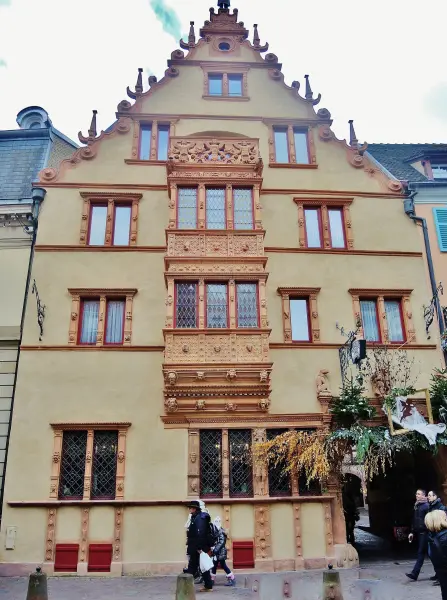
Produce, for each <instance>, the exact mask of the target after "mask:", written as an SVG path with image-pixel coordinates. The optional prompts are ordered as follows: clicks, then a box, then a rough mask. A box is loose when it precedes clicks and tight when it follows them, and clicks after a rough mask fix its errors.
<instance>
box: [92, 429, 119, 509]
mask: <svg viewBox="0 0 447 600" xmlns="http://www.w3.org/2000/svg"><path fill="white" fill-rule="evenodd" d="M117 449H118V432H117V431H102V430H101V431H95V433H94V438H93V465H92V481H91V490H92V491H91V499H92V500H93V499H95V500H98V499H101V498H102V499H108V500H114V499H115V488H116V457H117Z"/></svg>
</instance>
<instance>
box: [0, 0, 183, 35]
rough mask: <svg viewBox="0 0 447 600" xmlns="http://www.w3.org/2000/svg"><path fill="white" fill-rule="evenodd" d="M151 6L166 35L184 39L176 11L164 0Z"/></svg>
mask: <svg viewBox="0 0 447 600" xmlns="http://www.w3.org/2000/svg"><path fill="white" fill-rule="evenodd" d="M2 1H3V0H0V2H2ZM6 1H8V0H6ZM150 5H151V8H152V10H153V11H154V13H155V15H156V17H157V19H158V20H159V21H160V23H161V24H162V25H163V29H164V30H165V31H166V33H169V35H172V37H173V38H174V39H175V41H176V42H178V41H179V39H180V38H181V37H182V30H181V26H182V25H181V22H180V18H179V16H178V14H177V13H176V12H175V10H174V9H173V8H171V7H170V6H167V5H166V3H165V1H164V0H150Z"/></svg>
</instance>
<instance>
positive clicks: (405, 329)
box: [0, 3, 439, 575]
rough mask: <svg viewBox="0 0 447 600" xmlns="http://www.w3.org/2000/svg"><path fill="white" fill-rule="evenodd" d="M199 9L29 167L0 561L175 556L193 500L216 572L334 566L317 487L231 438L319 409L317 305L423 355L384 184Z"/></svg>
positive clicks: (403, 246)
mask: <svg viewBox="0 0 447 600" xmlns="http://www.w3.org/2000/svg"><path fill="white" fill-rule="evenodd" d="M221 4H223V7H220V8H219V9H218V10H217V11H215V10H214V9H211V11H210V17H209V20H207V21H205V23H204V25H203V27H202V28H201V29H200V31H199V35H198V36H196V31H195V28H194V24H193V23H191V29H190V33H189V37H188V41H187V42H183V41H182V42H181V44H180V45H181V48H182V49H178V50H175V51H174V52H173V53H172V55H171V59H170V60H169V61H168V68H167V70H166V73H165V76H164V77H163V79H161V80H160V81H157V79H156V78H155V77H153V76H152V77H150V78H149V90H148V91H144V89H143V82H142V75H141V72H142V70H140V72H139V75H138V79H137V84H136V86H135V90H134V91H132V90H128V94H129V96H130V98H131V99H132V100H134V102H133V103H132V102H129V101H127V100H123V101H121V102H120V103H119V104H118V109H117V121H116V123H115V124H114V126H113V127H112V128H111V129H110V130H109V131H108V132H107V133H104V132H102V133H101V134H100V135H97V131H96V112H95V113H94V116H93V119H92V124H91V127H90V130H89V132H88V136H86V137H84V136H81V138H80V139H81V141H82V142H83V143H84V144H85V146H84V147H83V148H81V149H79V150H78V151H77V152H76V153H75V154H74V155H73V156H72V157H71V158H70V159H69V160H65V161H62V163H61V164H60V165H59V166H58V167H57V168H47V169H44V170H42V171H41V173H40V182H39V186H41V187H43V188H45V189H46V190H47V194H46V198H45V202H44V208H45V210H44V211H43V212H42V218H41V222H40V225H39V232H38V237H37V244H36V259H35V263H34V267H33V277H34V278H35V279H36V281H37V283H38V285H39V290H40V294H41V296H42V299H43V301H44V302H45V305H46V306H47V310H46V315H45V331H44V335H43V336H42V340H40V341H39V330H38V327H37V323H36V320H35V317H34V316H33V313H32V311H28V313H27V318H26V322H25V332H24V338H23V346H22V353H23V358H22V363H21V367H20V373H19V378H18V383H17V392H16V408H15V413H14V422H13V428H12V437H11V447H10V464H9V470H8V475H7V480H6V490H5V499H4V519H3V522H2V530H1V538H0V561H1V564H0V573H2V574H6V573H10V574H13V573H14V574H18V573H24V572H27V571H28V570H29V569H30V568H31V567H32V566H34V565H36V564H39V563H42V562H43V563H44V568H45V570H46V571H47V572H48V573H53V572H77V573H78V574H79V575H86V574H87V573H89V572H95V571H99V572H109V573H112V574H115V575H120V574H123V573H124V574H148V573H170V572H174V573H175V572H179V571H180V570H181V568H182V567H183V566H184V563H185V528H184V524H185V521H186V516H187V511H186V510H185V502H187V501H188V499H197V498H198V497H200V498H203V499H204V500H205V501H206V502H207V506H208V508H209V510H210V512H211V514H212V515H213V516H217V515H220V516H221V517H222V522H223V524H224V526H225V527H227V528H228V529H229V532H230V561H231V562H232V563H233V566H234V568H243V569H248V568H256V569H259V570H266V571H268V570H281V569H292V570H293V569H303V568H315V567H323V566H324V565H326V564H327V561H328V559H331V560H336V562H337V564H339V566H349V565H351V564H354V563H355V560H356V558H355V553H354V551H353V549H352V548H351V547H349V546H348V545H347V544H346V538H345V525H344V520H343V514H342V508H341V502H340V490H339V489H337V487H336V486H334V485H332V484H331V482H329V483H328V485H327V486H323V487H320V486H318V485H307V484H306V481H305V479H303V478H302V477H291V479H288V478H287V477H284V476H283V475H282V473H281V472H278V470H276V471H275V469H270V470H267V469H264V468H254V467H253V464H252V461H251V458H250V449H251V447H252V445H253V443H255V442H256V441H258V440H264V439H266V438H268V437H271V436H274V435H277V434H278V432H280V431H283V430H286V429H290V428H301V429H315V428H326V427H328V425H329V422H330V415H329V414H328V403H329V401H330V398H331V396H332V394H334V393H337V391H338V388H339V386H340V382H341V376H340V364H339V353H338V349H339V347H340V346H341V345H342V344H343V341H344V340H343V339H342V338H340V334H339V332H338V331H337V328H336V322H340V323H341V324H343V325H345V326H346V327H354V324H355V323H356V324H360V328H363V333H364V334H365V336H367V337H368V338H370V339H372V340H373V341H374V342H375V343H378V344H383V343H389V344H390V346H391V347H392V348H397V347H401V346H402V345H405V346H406V347H407V348H408V349H409V351H410V352H411V354H412V355H414V356H415V357H416V359H417V360H418V361H419V362H420V364H421V370H422V373H423V375H422V378H424V377H425V379H426V380H428V373H429V372H430V369H431V365H433V364H434V363H435V362H436V361H437V360H438V358H439V354H438V349H437V348H436V346H435V345H434V344H432V343H431V342H429V341H427V340H426V337H425V332H424V321H423V317H422V314H421V310H420V307H421V306H422V303H423V301H424V300H425V299H426V297H427V287H426V282H425V275H424V260H423V256H422V252H421V247H420V240H419V237H418V235H417V233H416V232H415V229H414V227H413V225H412V223H411V222H410V221H409V220H408V219H406V218H405V216H404V215H403V211H402V186H401V184H400V183H399V182H398V181H396V180H393V179H391V178H388V177H387V176H386V175H385V174H384V173H383V171H382V170H380V169H379V168H377V167H376V166H375V165H373V164H372V163H371V162H370V161H369V160H368V159H367V158H366V157H365V156H364V154H363V152H364V147H363V146H361V145H359V143H358V141H357V139H356V137H355V133H354V129H353V127H352V123H351V136H350V138H351V139H350V144H347V143H346V142H345V141H340V140H337V139H336V138H335V136H334V134H333V132H332V130H331V123H332V121H331V115H330V113H329V111H328V110H327V109H324V108H320V109H317V108H316V106H317V105H318V103H319V100H320V97H319V96H318V97H317V98H315V97H314V94H313V92H312V90H311V87H310V82H309V79H308V77H307V76H305V77H306V81H305V86H304V92H303V93H302V94H300V89H299V88H300V85H299V83H298V82H296V81H294V82H293V83H292V85H291V86H288V85H286V84H285V82H284V77H283V74H282V72H281V64H280V63H279V60H278V57H277V56H275V55H274V54H272V53H270V52H268V45H267V44H265V45H262V44H261V40H260V37H259V34H258V28H257V26H256V25H255V26H254V34H253V38H252V40H253V41H252V42H250V41H249V39H248V37H249V32H248V30H247V29H246V28H245V26H244V24H243V23H241V22H239V20H238V13H237V10H236V9H234V11H233V12H231V11H230V10H229V9H228V8H227V7H226V6H225V4H226V3H221ZM55 223H57V224H58V226H57V227H56V226H55ZM421 383H424V382H422V381H421ZM425 383H426V381H425Z"/></svg>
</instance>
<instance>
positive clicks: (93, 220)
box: [88, 204, 107, 246]
mask: <svg viewBox="0 0 447 600" xmlns="http://www.w3.org/2000/svg"><path fill="white" fill-rule="evenodd" d="M106 223H107V205H105V204H92V206H91V210H90V230H89V236H88V243H89V245H90V246H104V244H105V240H106Z"/></svg>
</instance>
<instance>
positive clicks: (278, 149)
mask: <svg viewBox="0 0 447 600" xmlns="http://www.w3.org/2000/svg"><path fill="white" fill-rule="evenodd" d="M273 134H274V137H275V160H276V162H277V163H288V162H289V142H288V139H287V129H274V130H273Z"/></svg>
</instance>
